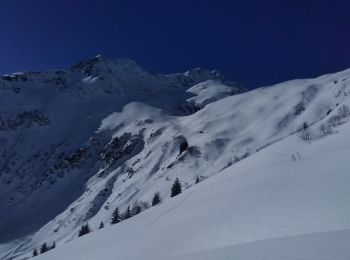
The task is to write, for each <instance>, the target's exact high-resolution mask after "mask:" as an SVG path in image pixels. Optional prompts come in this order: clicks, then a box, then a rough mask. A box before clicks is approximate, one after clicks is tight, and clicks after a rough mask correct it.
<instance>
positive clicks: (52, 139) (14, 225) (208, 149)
mask: <svg viewBox="0 0 350 260" xmlns="http://www.w3.org/2000/svg"><path fill="white" fill-rule="evenodd" d="M16 75H17V74H13V75H12V76H11V77H14V80H13V81H11V82H8V80H2V79H0V91H1V95H0V101H1V102H0V103H1V110H0V142H1V143H2V144H3V145H2V147H0V155H1V156H2V158H4V159H1V160H0V167H2V168H1V169H2V170H1V172H0V199H1V201H3V202H4V203H2V205H0V214H1V216H2V218H1V220H0V234H1V235H0V259H6V260H8V259H11V258H13V259H23V258H25V257H28V256H30V255H31V253H32V250H33V248H39V247H40V245H41V244H42V243H44V242H47V243H48V244H51V243H53V242H54V241H55V242H56V245H57V248H56V249H55V250H52V251H50V252H48V253H47V254H45V255H42V256H40V257H38V259H40V258H42V259H68V260H69V259H115V258H116V257H118V258H120V259H182V258H183V259H188V260H192V259H219V260H220V259H227V258H228V257H229V256H230V255H231V256H232V255H235V256H236V255H237V257H238V256H239V257H238V259H252V258H254V259H272V260H273V259H281V255H283V256H284V257H283V259H288V257H289V258H292V257H295V258H293V259H298V258H297V257H299V258H300V259H303V257H304V258H305V257H306V256H308V257H314V258H315V257H316V258H317V256H320V255H323V256H325V257H328V256H327V254H325V253H324V252H325V251H326V252H329V258H330V259H342V257H343V256H345V255H346V254H347V253H349V252H348V250H347V249H346V248H345V247H344V243H343V241H342V239H347V237H348V235H349V232H348V230H349V220H348V219H350V218H349V214H350V210H349V203H348V200H347V198H349V191H348V189H347V186H346V184H347V183H348V181H349V177H348V174H347V171H348V165H347V164H346V160H347V158H348V157H349V152H350V149H349V144H348V143H347V142H348V141H347V140H348V139H349V138H348V133H349V129H348V128H349V124H348V123H347V122H348V118H349V116H348V115H347V116H345V117H342V118H341V120H340V121H339V126H335V127H332V134H329V135H326V136H323V135H322V134H321V132H320V131H319V129H318V128H319V126H320V125H321V124H327V122H328V121H329V120H330V119H331V118H332V117H335V116H337V115H338V110H339V109H340V108H341V107H343V106H345V105H346V106H350V100H349V98H348V97H349V95H350V78H349V75H350V70H346V71H343V72H339V73H335V74H329V75H325V76H322V77H319V78H316V79H304V80H293V81H289V82H284V83H281V84H278V85H275V86H270V87H264V88H260V89H257V90H254V91H249V92H246V93H242V94H238V93H240V92H242V90H241V89H240V87H239V85H235V84H232V83H229V82H226V81H224V80H223V79H222V77H221V76H220V75H219V74H218V73H217V72H215V71H214V72H210V71H205V70H201V69H194V70H191V71H188V72H186V73H183V74H171V75H154V74H150V73H148V72H147V71H145V70H144V69H142V68H141V67H139V66H138V65H137V64H136V63H135V62H133V61H130V60H118V61H111V60H108V59H106V58H105V57H103V56H97V57H95V58H92V59H89V60H85V61H82V62H80V63H78V64H77V65H75V66H73V67H72V69H71V70H66V71H56V72H43V73H23V74H18V76H17V77H27V79H26V81H24V82H23V81H22V80H23V78H18V79H17V78H16ZM57 75H58V76H57ZM57 77H58V78H59V79H57ZM17 88H19V89H20V90H19V93H17V92H18V90H17ZM199 108H200V109H199ZM198 109H199V110H198ZM197 110H198V111H197ZM26 111H32V112H31V114H30V115H29V116H28V115H27V114H25V115H26V116H25V117H24V118H25V120H27V121H28V122H27V121H25V122H24V123H23V122H22V121H21V120H19V119H18V115H21V113H23V112H26ZM33 111H38V113H39V115H40V116H42V118H47V119H48V120H49V122H50V123H49V124H43V123H45V122H46V121H45V120H44V119H42V118H41V117H40V116H39V119H38V116H36V117H35V116H33V115H36V113H34V112H33ZM22 117H23V116H22ZM28 118H29V119H28ZM14 119H15V122H16V123H17V124H22V125H19V126H17V125H16V127H17V128H16V129H10V128H8V127H7V122H8V120H14ZM16 120H17V121H16ZM2 122H4V124H5V130H1V129H2V128H1V126H2V125H1V123H2ZM304 122H307V123H308V125H310V131H311V137H312V138H311V140H309V141H302V140H300V138H298V137H297V134H296V130H297V129H298V128H299V127H300V126H301V125H302V124H303V123H304ZM184 141H186V142H187V143H188V145H189V147H188V149H187V150H185V151H183V152H181V153H180V149H179V147H180V144H181V142H184ZM62 154H63V155H62ZM102 155H103V156H102ZM109 155H112V157H111V158H109V157H108V156H109ZM108 158H109V159H111V160H109V159H108ZM197 176H198V177H199V178H200V180H201V182H200V183H199V184H197V185H195V180H196V178H197ZM175 178H179V179H180V180H181V182H182V184H183V188H184V190H185V192H184V193H183V194H181V195H179V196H178V197H175V198H172V199H170V198H169V194H170V187H171V185H172V183H173V181H174V180H175ZM8 181H10V183H7V182H8ZM155 192H159V193H160V194H161V197H162V201H163V203H162V204H161V205H160V206H157V207H153V208H151V209H148V210H146V211H144V212H142V213H141V214H140V215H137V216H135V217H133V218H131V219H129V220H127V221H124V222H122V223H119V224H117V225H114V226H110V225H109V224H108V223H109V221H110V218H111V215H112V212H113V210H114V209H115V207H117V206H118V207H119V208H120V210H121V211H123V210H124V209H125V208H126V207H127V206H128V205H132V204H133V203H135V202H137V201H147V202H150V201H151V199H152V197H153V195H154V193H155ZM11 198H13V200H11ZM53 202H54V203H53ZM39 213H40V214H39ZM101 221H103V222H104V223H105V228H104V229H103V230H96V229H97V228H98V226H99V224H100V222H101ZM87 222H88V223H89V225H90V227H91V228H92V229H94V230H95V231H94V232H93V233H92V234H89V235H87V236H84V237H81V238H79V239H78V238H77V234H78V230H79V228H80V226H81V225H82V224H84V223H87ZM302 242H304V243H307V245H309V246H305V245H304V243H302ZM318 243H320V244H322V246H318ZM294 245H295V246H294ZM335 248H336V249H339V250H336V249H335ZM253 256H254V257H253ZM205 257H206V258H205ZM311 259H312V258H311ZM326 259H327V258H326Z"/></svg>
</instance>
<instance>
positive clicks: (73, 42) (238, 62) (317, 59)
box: [0, 0, 350, 88]
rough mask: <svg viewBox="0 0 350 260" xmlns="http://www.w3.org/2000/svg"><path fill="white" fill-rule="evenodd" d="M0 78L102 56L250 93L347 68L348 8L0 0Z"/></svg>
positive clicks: (336, 3)
mask: <svg viewBox="0 0 350 260" xmlns="http://www.w3.org/2000/svg"><path fill="white" fill-rule="evenodd" d="M0 33H1V38H0V54H1V56H0V74H4V73H9V72H15V71H24V70H47V69H53V68H65V67H68V66H70V65H71V64H72V63H74V62H76V61H77V60H79V59H82V58H86V57H90V56H95V55H96V54H99V53H102V54H104V55H106V56H108V57H110V58H113V59H114V58H121V57H128V58H132V59H134V60H136V61H137V62H138V63H139V64H141V65H142V66H144V67H145V68H146V69H148V70H150V71H153V72H162V73H170V72H180V71H185V70H187V69H189V68H193V67H198V66H200V67H207V68H217V69H219V70H220V71H221V72H222V73H223V74H224V76H225V77H226V78H228V79H230V80H234V81H239V82H242V83H243V84H245V85H246V86H248V87H251V88H253V87H256V86H261V85H267V84H272V83H277V82H280V81H284V80H288V79H293V78H304V77H314V76H318V75H321V74H325V73H330V72H336V71H339V70H342V69H345V68H347V67H350V1H348V0H344V1H341V0H328V1H322V0H318V1H316V0H275V1H274V0H267V1H264V0H250V1H249V0H238V1H233V0H232V1H228V0H226V1H225V0H201V1H191V0H187V1H184V0H177V1H167V0H163V1H152V0H149V1H146V0H143V1H133V0H123V1H119V0H115V1H112V0H95V1H92V0H76V1H75V0H61V1H53V0H52V1H51V0H2V1H1V3H0Z"/></svg>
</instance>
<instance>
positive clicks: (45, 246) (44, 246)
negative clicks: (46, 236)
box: [40, 243, 49, 254]
mask: <svg viewBox="0 0 350 260" xmlns="http://www.w3.org/2000/svg"><path fill="white" fill-rule="evenodd" d="M47 251H49V249H48V248H47V245H46V243H44V244H42V246H41V248H40V254H43V253H45V252H47Z"/></svg>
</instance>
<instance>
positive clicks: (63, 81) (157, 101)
mask: <svg viewBox="0 0 350 260" xmlns="http://www.w3.org/2000/svg"><path fill="white" fill-rule="evenodd" d="M211 85H215V89H217V91H211V90H210V88H211ZM191 88H192V89H191ZM188 89H190V90H189V91H187V90H188ZM242 91H243V88H242V86H241V85H239V84H237V83H231V82H227V81H225V80H224V79H223V77H222V76H221V75H220V74H219V73H218V72H217V71H208V70H204V69H199V68H198V69H194V70H190V71H187V72H185V73H178V74H171V75H160V74H157V75H155V74H152V73H149V72H147V71H145V70H144V69H143V68H141V67H140V66H139V65H137V64H136V63H135V62H134V61H132V60H128V59H122V60H115V61H113V60H110V59H107V58H105V57H103V56H101V55H99V56H96V57H93V58H90V59H87V60H83V61H80V62H78V63H77V64H75V65H73V66H72V67H71V68H70V69H67V70H57V71H48V72H25V73H14V74H10V75H4V76H2V77H0V104H1V105H0V144H1V145H0V156H1V157H0V158H1V160H0V199H1V201H2V203H1V204H0V216H1V218H0V244H1V246H0V248H2V247H3V246H4V247H5V248H6V250H5V251H6V252H5V254H3V253H2V250H1V249H0V257H1V256H2V258H5V259H7V258H9V257H10V256H13V255H20V254H22V253H23V252H25V251H26V250H28V249H29V247H30V246H31V243H33V241H36V240H35V237H34V238H33V235H34V234H37V233H38V232H39V233H40V232H41V231H39V229H40V228H42V227H44V226H45V227H46V225H49V226H50V227H53V230H54V231H53V232H54V236H52V235H50V234H47V235H45V236H44V237H43V239H49V238H50V239H51V238H55V239H57V240H60V239H63V238H67V236H68V237H69V236H71V237H73V236H74V235H75V234H74V229H75V228H76V227H78V226H79V225H80V224H81V223H82V222H83V221H86V220H88V219H90V218H93V217H95V215H96V214H98V212H99V211H100V210H104V208H105V207H106V203H110V200H112V203H113V204H112V205H114V204H115V203H120V202H119V201H113V200H114V199H115V198H114V196H116V195H117V193H119V192H114V191H113V190H112V188H113V186H114V185H116V183H117V176H118V175H119V177H118V182H119V178H122V177H121V175H122V173H125V172H126V171H130V170H131V169H132V167H129V163H130V160H131V159H135V156H137V155H138V154H139V153H140V152H141V151H143V150H144V149H145V141H146V138H149V137H148V136H146V135H145V134H143V133H141V132H140V133H136V134H134V133H131V132H128V131H126V132H125V133H123V134H122V135H121V136H115V133H114V131H112V130H108V129H107V128H106V129H101V124H103V122H104V120H106V118H109V117H111V116H112V115H113V113H114V112H118V111H119V112H120V111H121V110H122V109H123V107H124V106H126V105H128V104H130V103H132V102H146V103H147V104H149V105H151V106H154V107H157V108H158V110H159V114H161V113H164V117H171V116H176V115H189V114H191V113H193V112H195V111H198V110H199V109H201V108H202V107H204V106H205V105H206V104H207V103H210V102H213V101H215V100H217V99H220V98H223V97H226V96H230V95H234V94H237V93H241V92H242ZM198 98H200V100H199V99H198ZM140 104H141V103H140ZM142 109H143V108H142V107H140V110H139V111H137V114H139V115H141V114H144V115H146V114H147V110H145V111H143V110H142ZM160 109H161V110H160ZM131 116H132V117H134V116H135V118H136V116H137V115H131ZM138 124H139V125H142V124H144V125H145V126H147V125H152V122H151V119H148V120H145V122H138ZM116 170H117V171H120V173H117V172H116ZM112 176H113V178H112V179H110V177H112ZM123 178H124V177H123ZM93 180H96V183H95V184H94V186H95V185H96V186H95V187H94V188H92V187H90V184H89V183H90V182H91V181H93ZM133 181H134V179H133ZM144 181H145V182H146V180H144ZM144 184H145V183H139V184H138V185H140V186H142V185H144ZM135 186H136V185H135ZM94 189H98V191H97V190H95V191H97V194H95V193H94V192H93V193H92V191H93V190H94ZM123 189H124V188H123ZM133 193H135V190H132V189H130V190H129V191H128V192H127V193H125V194H124V195H123V196H124V197H125V198H129V199H131V197H132V195H133ZM85 197H86V199H88V200H91V201H89V202H88V205H86V206H87V207H86V208H84V209H78V208H76V207H75V206H73V205H74V203H78V201H80V200H82V199H83V198H85ZM78 204H79V203H78ZM81 205H82V204H81ZM107 205H108V204H107ZM73 210H76V211H75V212H78V211H80V210H81V214H82V215H81V216H78V215H77V214H80V213H74V214H73ZM62 214H63V215H65V214H68V216H67V218H69V220H68V219H67V222H65V224H64V225H68V226H67V228H64V227H63V226H62V221H63V220H62V219H61V216H63V215H62ZM96 217H97V216H96ZM13 241H15V242H14V244H12V242H13ZM18 241H20V242H18ZM37 242H38V243H39V241H37ZM40 243H41V242H40ZM12 245H14V246H12ZM8 248H11V250H9V251H10V252H8Z"/></svg>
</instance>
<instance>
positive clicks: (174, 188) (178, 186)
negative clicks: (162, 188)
mask: <svg viewBox="0 0 350 260" xmlns="http://www.w3.org/2000/svg"><path fill="white" fill-rule="evenodd" d="M181 192H182V185H181V182H180V181H179V178H176V180H175V182H174V184H173V186H172V187H171V197H175V196H176V195H179V194H180V193H181Z"/></svg>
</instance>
